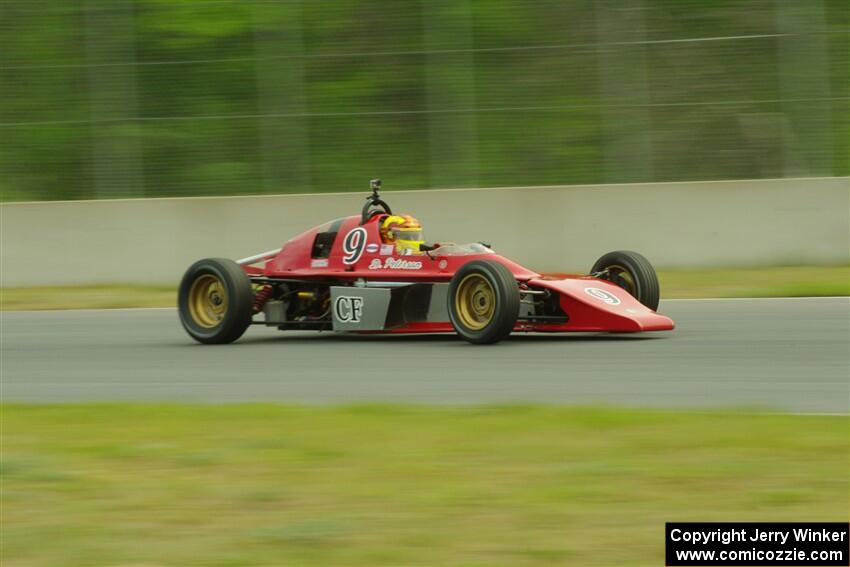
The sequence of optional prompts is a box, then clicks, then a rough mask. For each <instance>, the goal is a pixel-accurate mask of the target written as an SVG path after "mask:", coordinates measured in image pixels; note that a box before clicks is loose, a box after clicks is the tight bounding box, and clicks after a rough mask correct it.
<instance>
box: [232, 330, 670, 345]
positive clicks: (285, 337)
mask: <svg viewBox="0 0 850 567" xmlns="http://www.w3.org/2000/svg"><path fill="white" fill-rule="evenodd" d="M663 338H665V337H664V335H663V334H660V333H641V334H638V333H635V334H612V333H518V334H514V335H511V336H510V337H509V338H507V339H505V340H504V341H502V342H501V343H497V344H502V345H507V344H511V343H516V344H519V343H545V342H566V343H571V342H624V341H647V340H659V339H663ZM302 341H322V342H325V343H326V342H332V343H347V344H353V343H422V344H426V343H427V344H432V343H443V344H445V345H447V346H448V345H461V346H466V345H469V343H467V342H466V341H464V340H463V339H461V338H460V337H458V336H457V335H455V334H451V333H445V334H403V335H383V334H374V335H355V334H347V333H314V332H309V331H307V332H303V333H302V332H291V331H290V332H282V333H281V334H280V335H277V336H271V335H266V336H261V337H251V336H243V337H242V338H241V339H239V341H238V343H237V344H244V345H248V344H269V343H287V342H302ZM469 346H479V345H469ZM485 346H486V345H485Z"/></svg>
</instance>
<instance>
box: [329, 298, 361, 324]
mask: <svg viewBox="0 0 850 567" xmlns="http://www.w3.org/2000/svg"><path fill="white" fill-rule="evenodd" d="M362 314H363V298H362V297H347V296H345V295H340V296H339V297H337V298H336V301H334V315H336V319H337V321H339V322H340V323H359V322H360V316H361V315H362Z"/></svg>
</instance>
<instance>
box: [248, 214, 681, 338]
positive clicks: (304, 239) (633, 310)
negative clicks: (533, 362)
mask: <svg viewBox="0 0 850 567" xmlns="http://www.w3.org/2000/svg"><path fill="white" fill-rule="evenodd" d="M381 218H382V217H381V216H380V215H378V216H374V217H372V218H371V219H370V220H369V221H368V222H366V223H365V224H362V225H361V218H360V216H350V217H346V218H343V219H338V220H336V221H332V222H330V223H327V224H325V225H322V226H319V227H315V228H313V229H311V230H308V231H306V232H304V233H302V234H301V235H299V236H296V237H295V238H293V239H291V240H289V241H288V242H286V243H285V244H284V245H283V247H282V249H281V250H280V251H279V252H277V253H276V254H275V255H274V256H272V257H270V258H269V259H267V260H266V261H265V264H264V265H263V267H259V266H246V265H243V269H245V271H246V272H247V273H248V274H249V275H250V276H253V277H265V278H286V279H297V280H304V281H311V280H316V281H328V280H330V281H334V282H338V283H339V284H340V285H346V284H350V283H352V282H354V281H356V280H359V279H361V278H362V279H364V280H366V281H368V282H414V283H448V282H449V281H450V280H451V278H452V276H453V275H454V274H455V272H456V271H457V270H458V269H459V268H460V267H461V266H462V265H463V264H465V263H467V262H469V261H471V260H476V259H489V260H496V261H498V262H501V263H502V264H504V265H505V266H506V267H507V268H508V269H509V270H510V271H511V273H513V275H514V276H515V277H516V279H517V281H518V282H520V285H521V286H523V287H525V288H528V289H537V290H550V291H551V292H553V293H556V294H557V297H558V300H559V303H560V307H561V309H562V310H563V312H564V313H565V314H567V316H568V320H567V321H566V322H543V321H533V320H532V321H529V320H520V321H518V322H517V324H516V327H515V330H517V331H536V332H569V331H574V332H576V331H602V332H613V333H631V332H639V331H666V330H670V329H673V327H674V324H673V321H672V320H671V319H669V318H668V317H665V316H664V315H660V314H658V313H656V312H654V311H652V310H651V309H649V308H647V307H645V306H644V305H642V304H641V303H640V302H639V301H638V300H637V299H635V298H634V297H632V296H631V295H630V294H629V293H627V292H626V291H625V290H623V289H622V288H620V287H618V286H617V285H615V284H613V283H611V282H609V281H607V280H603V279H598V278H594V277H591V276H583V275H575V276H564V275H559V276H557V277H556V276H551V275H550V276H547V275H545V274H541V273H538V272H534V271H532V270H529V269H527V268H525V267H523V266H521V265H520V264H517V263H516V262H513V261H511V260H509V259H507V258H504V257H503V256H500V255H498V254H495V253H492V252H487V253H480V254H476V253H471V254H464V255H448V256H443V255H439V254H438V253H437V252H438V251H436V252H434V253H431V254H424V253H423V254H416V255H409V256H399V255H397V254H396V252H395V249H394V248H393V250H392V252H391V253H387V252H388V249H387V248H386V246H389V245H384V248H382V240H381V235H380V232H379V226H380V219H381ZM357 229H360V231H359V232H360V237H362V236H363V235H364V233H365V241H364V242H363V243H362V245H361V243H360V242H357V244H358V245H360V248H362V250H361V253H360V255H359V256H358V257H357V258H356V259H355V258H353V255H352V254H351V253H350V252H351V249H350V248H351V247H349V250H348V251H347V250H346V249H345V246H344V243H345V241H346V237H347V235H348V234H349V233H350V232H351V231H354V230H357ZM328 232H335V233H336V237H335V238H334V240H333V243H332V244H331V245H330V247H329V250H330V252H329V254H327V257H325V258H318V257H315V256H316V250H315V248H314V245H315V242H316V236H317V234H319V233H328ZM438 250H439V249H438ZM382 252H383V253H382ZM346 259H347V260H348V262H346ZM388 259H390V262H389V264H391V265H395V266H398V265H400V263H403V262H408V263H409V262H413V263H414V266H415V264H416V263H421V267H419V268H416V269H400V268H398V267H396V268H391V267H386V265H387V263H388V262H387V260H388ZM407 266H410V264H407ZM588 289H595V290H601V291H603V292H606V293H607V295H606V294H600V293H597V292H592V293H591V292H588V291H587V290H588ZM600 295H601V296H602V297H601V298H600ZM608 296H613V298H615V300H616V301H617V303H613V301H614V300H613V299H611V297H608ZM606 297H607V299H608V300H607V301H606V299H605V298H606ZM453 331H454V329H453V327H452V324H451V323H450V322H449V321H448V320H446V321H427V322H411V323H407V324H405V325H403V326H398V327H394V328H392V329H386V330H385V331H382V332H387V333H434V332H453Z"/></svg>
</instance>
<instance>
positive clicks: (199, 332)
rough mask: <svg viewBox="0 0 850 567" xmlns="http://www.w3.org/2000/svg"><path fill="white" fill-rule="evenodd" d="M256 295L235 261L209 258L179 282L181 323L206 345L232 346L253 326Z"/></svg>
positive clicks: (195, 264)
mask: <svg viewBox="0 0 850 567" xmlns="http://www.w3.org/2000/svg"><path fill="white" fill-rule="evenodd" d="M253 305H254V292H253V290H252V289H251V280H250V279H248V275H247V274H246V273H245V272H244V271H243V270H242V268H240V267H239V265H238V264H237V263H236V262H234V261H233V260H227V259H225V258H207V259H204V260H199V261H197V262H195V263H194V264H192V265H191V266H190V267H189V269H188V270H186V273H185V275H184V276H183V279H182V280H181V282H180V289H179V291H178V294H177V306H178V311H179V313H180V322H181V323H183V328H184V329H186V332H187V333H189V336H191V337H192V338H193V339H195V340H196V341H198V342H199V343H204V344H225V343H232V342H233V341H235V340H236V339H238V338H239V337H241V336H242V334H243V333H244V332H245V329H247V328H248V326H249V325H250V324H251V317H252V310H253Z"/></svg>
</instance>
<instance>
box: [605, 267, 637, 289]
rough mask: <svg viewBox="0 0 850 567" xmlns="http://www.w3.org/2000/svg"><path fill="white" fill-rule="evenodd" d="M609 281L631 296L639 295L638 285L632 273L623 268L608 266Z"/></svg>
mask: <svg viewBox="0 0 850 567" xmlns="http://www.w3.org/2000/svg"><path fill="white" fill-rule="evenodd" d="M608 281H610V282H611V283H613V284H614V285H616V286H619V287H621V288H623V289H624V290H626V291H627V292H629V294H631V295H635V294H636V293H637V284H636V283H635V278H634V277H633V276H632V273H631V272H630V271H628V270H627V269H626V268H624V267H623V266H618V265H616V264H615V265H613V266H608Z"/></svg>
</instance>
